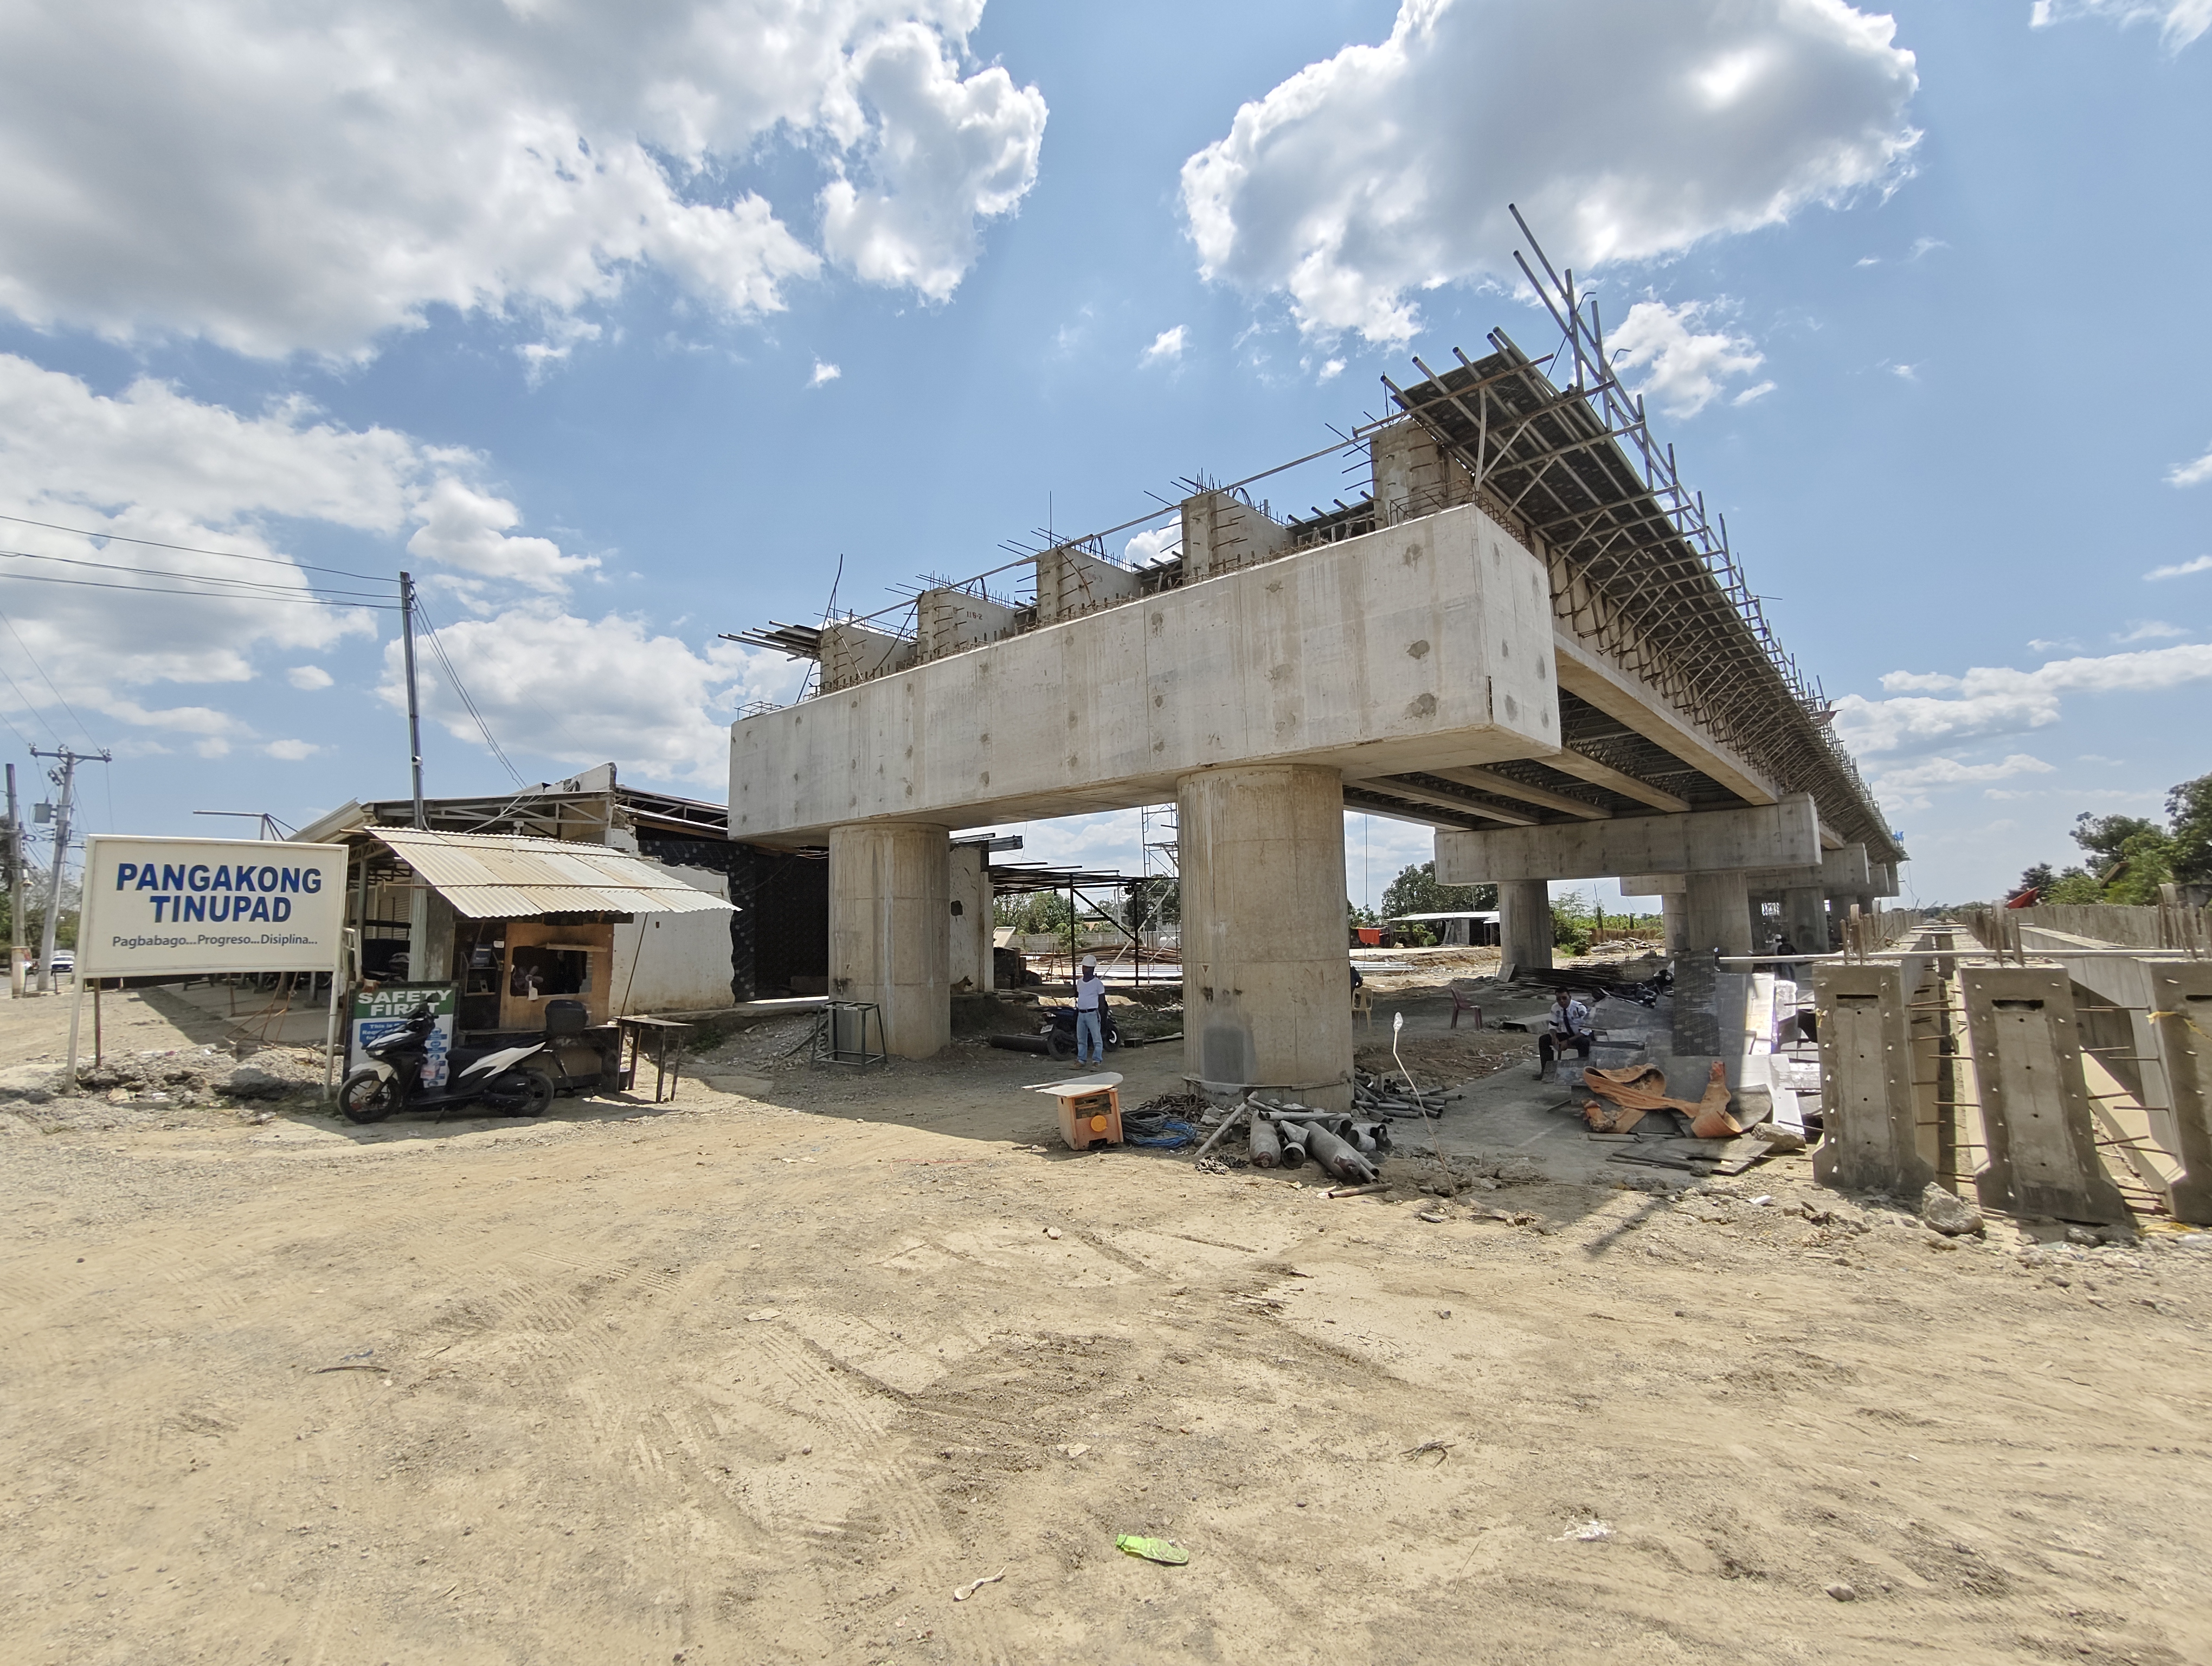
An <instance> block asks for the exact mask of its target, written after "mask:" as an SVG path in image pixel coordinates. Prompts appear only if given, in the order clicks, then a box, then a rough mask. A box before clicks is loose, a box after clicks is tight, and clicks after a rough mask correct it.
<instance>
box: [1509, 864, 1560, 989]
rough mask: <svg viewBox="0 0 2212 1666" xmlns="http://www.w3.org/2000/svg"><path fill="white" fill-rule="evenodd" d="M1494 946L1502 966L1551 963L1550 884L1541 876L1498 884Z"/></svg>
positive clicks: (1544, 964)
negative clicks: (1495, 940) (1496, 946)
mask: <svg viewBox="0 0 2212 1666" xmlns="http://www.w3.org/2000/svg"><path fill="white" fill-rule="evenodd" d="M1498 958H1499V960H1500V961H1501V963H1502V965H1503V966H1539V967H1542V966H1549V965H1550V964H1552V887H1551V886H1550V885H1549V884H1547V882H1546V881H1544V880H1542V879H1504V880H1500V881H1499V882H1498Z"/></svg>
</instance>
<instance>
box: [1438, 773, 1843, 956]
mask: <svg viewBox="0 0 2212 1666" xmlns="http://www.w3.org/2000/svg"><path fill="white" fill-rule="evenodd" d="M1818 860H1820V812H1819V811H1818V810H1816V809H1815V808H1814V804H1813V800H1812V796H1811V794H1809V793H1791V794H1790V796H1789V797H1788V798H1786V799H1784V800H1781V801H1780V802H1778V803H1775V804H1764V805H1751V806H1746V807H1744V808H1742V809H1739V810H1699V811H1693V812H1691V813H1690V814H1688V815H1686V816H1639V817H1634V818H1630V817H1620V818H1616V819H1614V820H1613V821H1609V822H1576V823H1553V824H1551V825H1549V826H1546V827H1516V828H1500V829H1498V830H1497V831H1495V832H1492V831H1489V830H1484V831H1482V832H1479V833H1478V832H1472V831H1470V832H1439V833H1438V834H1437V883H1438V884H1439V885H1485V884H1490V883H1493V882H1498V881H1503V880H1506V879H1611V878H1612V877H1613V876H1614V875H1615V874H1620V873H1717V872H1722V871H1732V870H1737V869H1742V868H1747V867H1783V866H1813V865H1814V864H1815V863H1817V862H1818ZM1735 883H1736V886H1737V889H1738V891H1739V892H1741V890H1742V880H1741V876H1739V877H1738V879H1736V882H1735ZM1736 912H1737V914H1738V915H1739V916H1741V915H1742V912H1743V910H1742V909H1741V908H1738V909H1737V910H1736ZM1737 929H1738V930H1739V931H1741V930H1742V929H1743V927H1741V924H1739V926H1738V927H1737Z"/></svg>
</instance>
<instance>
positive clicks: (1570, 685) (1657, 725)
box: [1541, 625, 1811, 860]
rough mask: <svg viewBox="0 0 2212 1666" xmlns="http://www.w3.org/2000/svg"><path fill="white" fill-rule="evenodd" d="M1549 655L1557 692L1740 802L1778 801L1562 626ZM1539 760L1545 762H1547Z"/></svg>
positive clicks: (1751, 772) (1746, 769)
mask: <svg viewBox="0 0 2212 1666" xmlns="http://www.w3.org/2000/svg"><path fill="white" fill-rule="evenodd" d="M1552 656H1553V662H1554V664H1555V665H1556V666H1557V668H1558V670H1557V675H1558V678H1559V686H1560V687H1561V688H1563V689H1565V690H1567V691H1568V692H1569V693H1570V694H1573V695H1576V696H1579V697H1580V698H1582V699H1583V700H1587V701H1588V702H1589V703H1590V704H1591V705H1593V706H1595V707H1596V708H1598V709H1599V710H1600V711H1601V712H1603V713H1604V714H1606V715H1607V717H1610V718H1612V719H1613V721H1616V722H1618V723H1621V724H1624V725H1626V727H1629V728H1632V729H1633V730H1635V731H1636V732H1637V733H1638V734H1640V735H1642V736H1643V737H1644V739H1647V740H1649V741H1650V742H1651V743H1652V744H1653V745H1656V746H1661V747H1663V748H1665V749H1666V750H1667V751H1669V752H1672V753H1673V754H1674V756H1675V757H1679V758H1680V759H1681V760H1682V762H1683V763H1686V764H1688V765H1689V766H1690V767H1691V768H1692V769H1696V770H1699V772H1700V773H1702V774H1704V775H1707V776H1709V777H1711V779H1712V780H1714V781H1718V782H1719V783H1720V784H1721V785H1722V786H1723V787H1727V788H1728V790H1729V792H1731V793H1735V795H1736V796H1737V797H1738V798H1740V799H1741V800H1744V802H1745V803H1747V804H1772V803H1773V802H1774V801H1775V800H1777V799H1778V798H1779V797H1780V796H1781V794H1780V793H1778V791H1777V790H1776V788H1775V786H1774V783H1773V782H1772V781H1769V780H1768V779H1767V778H1766V776H1765V775H1763V774H1761V773H1760V772H1759V770H1758V769H1754V768H1753V766H1752V765H1751V764H1750V763H1747V762H1746V761H1745V760H1744V759H1743V758H1742V757H1739V756H1738V755H1737V754H1736V753H1735V751H1733V750H1732V749H1730V748H1728V747H1724V746H1723V745H1720V744H1719V743H1718V742H1717V741H1716V740H1714V739H1712V738H1711V737H1710V736H1708V735H1705V734H1701V733H1699V731H1698V730H1697V729H1696V728H1695V727H1692V725H1691V723H1690V721H1689V720H1688V719H1687V718H1686V717H1683V716H1682V715H1681V714H1679V713H1677V712H1676V711H1675V710H1674V708H1672V707H1671V706H1668V705H1666V704H1664V703H1662V702H1656V701H1655V700H1654V699H1653V696H1652V694H1651V690H1650V689H1649V688H1648V687H1647V686H1645V685H1644V684H1643V683H1642V682H1640V681H1638V680H1637V679H1636V678H1632V677H1630V676H1629V674H1628V673H1627V672H1624V671H1623V670H1621V669H1620V666H1616V665H1614V664H1613V662H1612V660H1609V659H1607V657H1606V656H1605V655H1604V654H1601V653H1600V652H1598V651H1597V650H1595V649H1594V648H1587V647H1585V646H1583V642H1582V641H1581V639H1580V638H1578V637H1577V636H1576V635H1574V634H1573V633H1572V632H1571V631H1570V630H1568V629H1566V628H1565V626H1564V625H1560V626H1559V627H1557V628H1555V629H1554V630H1553V638H1552ZM1541 762H1545V763H1549V762H1550V760H1549V759H1548V758H1546V759H1542V760H1541ZM1808 860H1811V859H1808Z"/></svg>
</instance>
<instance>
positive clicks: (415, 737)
mask: <svg viewBox="0 0 2212 1666" xmlns="http://www.w3.org/2000/svg"><path fill="white" fill-rule="evenodd" d="M399 640H400V641H403V642H404V643H405V644H406V645H407V755H408V757H409V759H410V762H411V763H413V765H414V769H415V825H416V827H417V828H418V829H419V828H425V827H428V826H429V824H430V818H428V816H426V815H424V814H423V813H422V704H421V702H419V701H418V700H417V699H416V696H415V581H414V580H413V579H412V578H410V577H409V576H408V575H406V574H404V573H402V574H401V575H399Z"/></svg>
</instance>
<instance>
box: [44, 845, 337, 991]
mask: <svg viewBox="0 0 2212 1666" xmlns="http://www.w3.org/2000/svg"><path fill="white" fill-rule="evenodd" d="M345 878H346V848H345V847H344V846H343V845H337V844H288V843H283V842H276V841H271V840H256V839H159V838H141V837H137V836H131V835H119V834H94V835H93V836H91V837H89V838H88V839H87V840H86V841H85V854H84V912H83V915H82V920H81V921H80V923H79V925H78V927H77V938H76V944H77V946H76V969H77V975H78V976H80V977H141V976H188V975H189V976H197V975H201V974H208V975H214V974H220V973H224V972H310V971H312V972H326V971H332V970H336V969H337V963H338V951H339V946H340V943H341V941H342V939H343V933H344V928H345Z"/></svg>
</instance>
